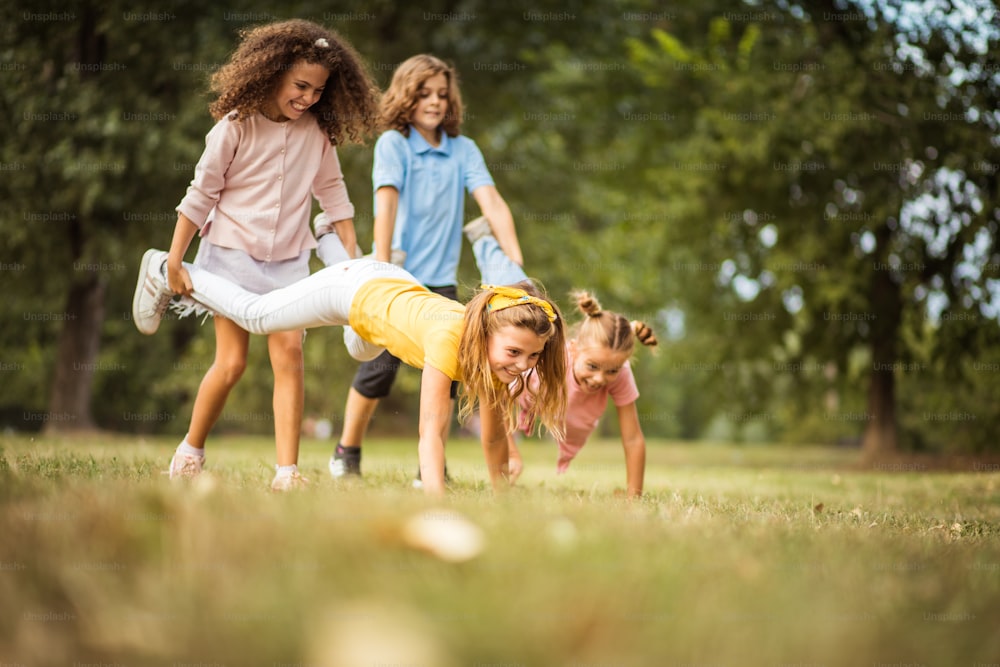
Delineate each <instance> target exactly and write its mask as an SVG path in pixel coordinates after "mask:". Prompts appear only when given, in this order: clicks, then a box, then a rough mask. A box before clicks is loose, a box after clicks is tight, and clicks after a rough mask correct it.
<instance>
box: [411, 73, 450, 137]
mask: <svg viewBox="0 0 1000 667" xmlns="http://www.w3.org/2000/svg"><path fill="white" fill-rule="evenodd" d="M448 89H449V86H448V77H447V76H445V74H444V73H443V72H442V73H440V74H435V75H434V76H432V77H430V78H429V79H427V80H426V81H424V82H423V83H422V84H420V88H419V89H418V90H417V104H416V106H415V107H413V111H412V113H411V118H410V122H411V123H412V124H413V127H415V128H417V132H419V133H420V136H422V137H423V138H424V139H426V140H427V143H429V144H431V145H433V146H436V145H438V143H439V142H440V141H441V137H440V134H439V132H438V129H439V128H440V127H441V123H443V122H444V117H445V114H447V113H448Z"/></svg>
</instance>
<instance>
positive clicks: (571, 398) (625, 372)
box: [518, 347, 639, 472]
mask: <svg viewBox="0 0 1000 667" xmlns="http://www.w3.org/2000/svg"><path fill="white" fill-rule="evenodd" d="M537 386H538V375H537V374H534V373H532V375H531V380H530V381H529V390H534V389H535V388H536V387H537ZM608 396H610V397H611V399H612V401H614V404H615V406H616V407H621V406H623V405H629V404H630V403H635V401H636V399H637V398H639V388H638V387H637V386H636V384H635V376H633V375H632V368H631V367H630V366H629V363H628V362H627V361H626V362H625V365H624V366H622V369H621V372H620V373H618V377H616V378H615V379H614V380H612V381H611V382H609V383H608V384H607V385H605V386H604V387H602V388H601V389H600V390H598V391H595V392H586V391H584V390H583V389H582V388H581V387H580V385H579V384H577V382H576V378H574V377H573V358H572V356H571V355H570V352H569V348H568V347H567V348H566V426H565V428H566V436H565V437H564V438H563V439H561V440H559V441H558V442H559V461H558V463H557V465H556V469H557V470H558V471H559V472H566V468H568V467H569V463H570V461H572V460H573V458H574V457H575V456H576V455H577V454H578V453H579V452H580V450H581V449H582V448H583V446H584V445H585V444H586V442H587V438H589V437H590V434H591V433H593V432H594V429H595V428H597V424H598V423H599V422H600V420H601V415H603V414H604V410H605V409H606V408H607V407H608ZM532 401H533V396H532V394H531V391H525V392H524V393H522V394H521V396H520V404H521V414H520V418H519V420H518V428H519V429H521V430H522V431H524V432H525V433H530V432H531V427H532V423H533V421H534V418H533V416H532V414H531V412H532V410H531V406H532Z"/></svg>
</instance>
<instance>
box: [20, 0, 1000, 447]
mask: <svg viewBox="0 0 1000 667" xmlns="http://www.w3.org/2000/svg"><path fill="white" fill-rule="evenodd" d="M926 4H927V7H925V10H926V11H923V12H921V13H920V14H919V15H916V14H914V15H911V14H909V13H907V12H906V11H904V8H905V7H907V6H909V5H906V4H904V3H890V2H879V3H875V4H872V5H868V4H846V3H839V4H837V3H829V2H827V3H820V4H815V5H811V6H810V7H809V8H808V9H806V8H803V7H799V6H797V5H788V4H787V3H784V2H765V3H755V4H745V5H739V4H737V5H734V4H733V3H724V2H707V3H701V4H698V5H697V6H690V5H685V6H679V7H667V8H664V7H663V6H661V5H660V4H659V3H652V2H645V1H644V0H623V1H622V2H618V3H612V4H609V5H605V6H598V7H594V6H591V4H590V3H582V2H570V3H555V2H543V3H531V4H529V3H515V4H513V5H503V6H501V5H496V4H491V3H486V2H480V1H479V0H468V1H466V2H462V3H455V2H450V1H447V2H446V1H443V0H442V1H438V2H431V3H425V4H424V5H422V6H420V7H416V6H412V5H407V4H406V3H390V2H383V1H380V0H376V1H375V2H369V3H363V4H362V3H355V2H352V3H339V4H338V5H337V6H336V7H331V6H329V5H328V4H325V3H317V2H312V1H302V2H294V3H288V4H283V5H280V6H279V5H276V4H274V3H272V2H264V1H261V0H257V1H255V2H250V3H244V4H243V5H242V6H241V7H240V8H239V9H233V8H227V7H221V6H220V7H214V6H212V7H206V6H204V5H197V4H196V3H193V2H188V1H186V0H172V1H171V2H168V3H161V5H160V6H157V7H154V6H153V5H152V4H147V5H139V6H136V5H127V3H121V2H117V1H115V0H112V2H110V3H103V4H100V5H97V4H91V3H84V2H81V3H73V6H71V7H67V6H65V5H57V4H56V3H49V4H45V3H41V4H36V5H33V6H32V7H31V8H30V9H28V8H26V7H11V6H5V7H4V8H2V9H0V18H2V19H3V21H2V23H0V31H2V34H3V41H2V43H3V45H4V46H3V49H4V67H3V68H2V70H0V81H2V83H3V87H2V92H0V100H2V103H3V109H4V110H5V111H7V113H8V114H9V116H10V117H12V118H14V121H15V122H14V123H13V124H11V125H9V126H8V127H7V128H6V129H4V130H0V131H2V132H4V135H3V138H4V141H3V142H2V144H0V165H2V167H3V176H4V179H3V185H2V186H0V187H3V190H2V192H0V194H2V196H0V227H2V232H3V236H4V238H5V252H4V255H3V257H2V258H0V260H2V262H3V268H4V271H3V273H2V275H3V277H4V287H5V288H6V290H5V291H6V292H7V293H8V294H7V299H6V300H5V302H4V303H3V305H2V306H0V308H2V309H3V313H4V316H5V317H6V318H7V320H8V321H10V322H14V323H15V324H16V325H15V326H9V327H5V328H4V329H3V330H2V331H0V355H2V356H0V361H2V362H3V364H4V365H3V366H2V367H0V369H2V373H3V376H2V377H3V379H4V382H3V383H2V384H0V406H3V407H2V412H0V414H2V416H3V418H4V423H5V424H8V425H12V426H14V427H16V428H34V427H39V426H42V425H43V424H48V425H49V426H54V427H68V428H81V427H89V426H91V425H97V426H99V427H105V428H115V429H122V430H131V431H138V432H149V431H163V430H169V431H174V432H178V431H182V429H183V428H184V427H185V425H186V423H187V419H188V411H189V410H190V401H191V398H192V397H193V395H194V392H195V391H196V390H197V385H198V382H199V381H200V379H201V377H202V375H203V374H204V371H205V370H206V369H207V367H208V365H209V364H210V363H211V360H212V356H213V336H212V334H211V331H210V326H207V327H201V326H200V325H199V323H197V322H193V321H185V322H176V321H168V322H166V323H165V324H164V327H163V329H162V330H161V332H160V333H159V334H157V335H156V336H153V337H143V336H139V335H138V334H137V333H136V332H135V331H134V328H133V327H132V323H131V322H130V321H129V307H130V298H131V292H132V288H133V285H134V275H135V269H136V266H137V263H138V258H139V257H140V256H141V253H142V250H143V249H144V248H146V247H148V246H160V247H165V246H166V245H167V244H168V243H169V239H170V235H171V232H172V229H173V224H174V219H175V217H174V207H175V206H176V204H177V202H178V201H179V200H180V198H181V197H182V196H183V193H184V190H185V188H186V187H187V184H188V182H189V181H190V178H191V176H192V173H193V167H194V163H195V162H196V161H197V159H198V157H199V155H200V154H201V150H202V148H203V145H204V143H203V142H204V135H205V133H206V132H207V131H208V130H209V129H210V127H211V125H212V120H211V118H210V117H209V115H208V112H207V108H206V105H207V102H208V98H207V96H206V94H205V93H206V88H207V79H208V76H209V74H210V73H211V71H212V70H213V69H214V68H215V67H216V66H217V65H218V64H219V63H221V62H223V61H224V59H225V58H226V55H227V54H228V53H229V51H230V50H231V49H232V48H233V46H234V45H235V43H236V40H237V32H238V30H239V29H240V28H242V27H244V26H247V25H250V24H254V23H261V22H265V21H270V20H275V19H281V18H288V17H293V16H295V17H302V18H308V19H312V20H315V21H317V22H320V23H324V24H326V25H329V26H332V27H334V28H336V29H337V30H338V31H339V32H341V33H342V34H343V35H345V36H346V37H347V38H348V39H349V40H350V41H352V42H353V43H354V44H355V46H356V47H357V48H358V50H359V51H360V52H361V53H362V54H363V55H364V56H365V57H366V58H367V59H368V61H369V63H370V65H371V69H372V72H373V75H374V76H375V77H376V79H377V80H378V81H379V83H380V84H382V85H383V86H384V85H386V84H387V83H388V81H389V78H390V76H391V73H392V71H393V69H394V68H395V66H396V65H397V64H398V63H399V62H401V61H402V60H404V59H405V58H407V57H408V56H410V55H412V54H414V53H419V52H432V53H435V54H436V55H439V56H441V57H444V58H446V59H448V60H450V61H452V62H453V63H455V64H456V66H457V67H458V69H459V71H460V74H461V85H462V91H463V96H464V98H465V104H466V109H467V112H468V113H467V120H466V124H465V127H464V129H465V132H466V133H467V134H469V135H470V136H471V137H473V138H474V139H475V140H476V141H477V142H478V143H479V145H480V147H481V148H482V149H483V152H484V155H485V157H486V160H487V163H488V164H489V166H490V168H491V171H492V172H493V175H494V178H495V179H496V181H497V185H498V186H499V188H500V191H501V192H502V193H503V194H504V196H505V197H506V198H507V200H508V202H509V203H510V205H511V208H512V209H513V211H514V214H515V219H516V221H517V223H518V229H519V235H520V237H521V241H522V246H523V248H524V251H525V258H526V265H527V268H528V271H529V273H531V274H532V275H534V276H536V277H537V278H539V279H541V281H542V282H543V283H544V284H545V285H546V286H547V287H548V289H549V291H550V292H551V293H552V294H553V295H554V296H555V297H556V298H557V299H559V300H561V301H562V303H563V304H564V307H566V310H567V315H569V316H570V317H571V318H572V317H573V316H574V313H572V310H570V309H569V308H568V301H567V300H566V298H565V296H566V293H567V292H568V291H569V289H570V288H572V287H587V288H590V289H592V290H594V291H595V292H596V293H597V294H598V296H599V297H600V298H601V300H602V302H603V303H604V304H605V306H607V307H608V308H611V309H615V310H619V311H622V312H624V313H625V314H627V315H629V316H630V317H632V318H637V319H643V320H646V321H648V322H650V323H651V324H652V325H653V326H654V327H655V328H656V329H657V331H658V333H659V334H660V338H661V340H662V341H663V343H662V346H661V347H662V350H661V354H659V355H657V356H655V357H651V356H647V355H646V353H645V352H640V353H639V354H638V355H637V358H636V362H635V363H636V367H637V371H638V372H637V376H638V380H639V383H640V390H641V392H642V397H641V398H640V416H641V418H642V420H643V425H644V429H645V430H646V431H647V433H648V434H650V435H658V436H669V437H683V438H706V437H709V438H711V437H720V438H746V439H749V438H754V437H770V438H773V437H779V436H781V437H786V438H789V439H797V440H821V441H834V440H838V439H856V438H858V437H859V436H861V435H862V434H865V438H866V444H868V445H869V446H870V447H871V448H872V449H873V450H874V449H880V448H892V447H894V446H895V444H896V443H897V442H899V441H901V442H902V444H903V445H905V446H913V447H923V448H932V449H940V448H942V447H949V446H950V447H963V448H967V449H975V448H982V447H984V446H991V445H992V444H993V443H990V442H989V441H988V437H989V434H990V433H991V432H995V427H996V426H1000V424H996V421H997V420H998V417H997V416H996V414H995V413H996V410H995V408H994V407H993V406H994V405H995V401H994V400H992V399H993V398H995V396H996V394H997V391H998V387H1000V382H998V379H997V378H998V376H1000V373H998V372H997V371H1000V368H998V367H997V363H998V361H1000V360H998V359H997V358H996V356H995V355H992V354H991V353H990V352H989V351H990V350H991V349H992V348H993V347H995V345H994V343H996V341H997V337H998V331H997V325H996V308H995V304H994V303H993V297H992V295H993V293H994V292H995V289H996V285H995V281H996V278H997V273H998V270H997V269H998V266H1000V259H998V257H997V252H996V234H997V223H998V217H997V187H998V180H997V173H998V170H1000V166H998V165H1000V155H998V144H997V134H998V132H997V125H998V122H997V115H996V111H995V110H996V109H997V108H998V107H1000V104H998V103H997V102H998V100H997V96H998V88H1000V86H998V82H997V73H998V62H997V55H996V54H997V53H998V52H1000V50H998V49H997V48H996V41H997V35H996V31H995V30H993V31H991V30H990V29H989V27H990V26H992V25H995V19H996V11H995V8H994V6H993V3H991V2H980V3H979V4H977V5H976V6H975V8H974V9H975V11H974V12H973V13H974V14H976V15H977V16H979V17H992V19H991V20H986V21H982V20H980V21H978V22H971V21H965V20H962V19H961V16H963V14H962V13H960V12H958V11H954V12H952V11H950V10H948V11H945V9H948V8H945V9H937V7H938V4H937V3H934V2H930V3H926ZM983 26H986V27H983ZM340 155H341V161H342V164H343V166H344V169H345V175H346V178H347V183H348V188H349V190H350V194H351V197H352V199H353V201H354V203H355V206H356V208H357V215H356V226H357V229H358V235H359V239H360V240H361V242H362V243H363V244H365V245H367V244H369V243H370V242H371V220H372V216H371V188H370V170H371V145H370V144H369V145H368V146H360V147H356V146H349V147H342V148H341V149H340ZM473 207H474V205H472V204H470V211H471V210H472V209H473ZM470 255H471V253H469V252H466V253H465V257H464V259H463V265H462V269H461V274H460V276H461V280H462V289H463V292H464V294H466V295H467V294H468V293H469V292H470V290H471V288H472V287H473V286H475V285H476V284H477V283H478V276H477V275H476V273H475V270H474V267H473V266H472V261H471V257H470ZM315 266H316V268H318V266H319V265H318V263H317V264H316V265H315ZM53 351H58V354H57V356H53ZM354 368H355V364H354V362H353V361H351V360H350V359H349V358H347V355H346V353H344V352H343V350H342V346H341V344H340V332H339V331H333V330H317V331H312V332H310V333H309V335H308V337H307V343H306V377H307V406H306V412H307V414H308V415H312V416H325V417H330V418H332V419H333V420H334V422H339V420H340V416H339V411H340V410H341V409H342V406H343V398H344V395H345V391H346V388H347V386H348V383H349V381H350V378H351V376H352V374H353V371H354ZM270 383H271V371H270V367H269V364H268V362H267V354H266V346H264V345H263V342H262V341H257V340H255V341H254V342H253V344H252V345H251V359H250V364H249V366H248V369H247V372H246V374H245V375H244V378H243V380H242V381H241V382H240V384H239V386H238V387H237V389H236V390H235V391H234V393H233V395H232V396H231V398H230V400H229V403H228V404H227V410H226V415H225V416H224V418H223V420H222V421H221V422H220V425H219V429H220V430H233V431H244V432H245V431H253V432H268V431H270V430H271V428H272V426H273V424H272V418H271V417H270V415H271V388H270V387H271V384H270ZM417 387H418V384H417V378H416V375H415V374H414V373H405V372H404V374H403V376H402V377H401V382H400V384H399V385H398V390H397V391H395V392H394V394H393V396H392V397H391V399H390V400H388V401H387V402H386V405H385V406H384V408H383V409H382V410H380V413H379V417H378V419H377V420H376V426H378V424H379V423H380V421H381V422H392V421H394V420H397V419H398V420H399V424H400V426H402V427H404V428H412V423H413V419H412V415H413V414H414V411H415V409H416V401H415V400H414V399H415V394H416V390H417ZM956 415H958V416H961V415H971V416H973V418H962V420H961V421H959V420H958V419H957V418H956V419H952V417H954V416H956ZM897 425H898V427H900V429H901V430H900V433H901V435H897ZM613 426H614V425H613V419H612V420H609V423H608V424H606V425H605V428H607V429H613ZM335 428H336V424H335ZM609 432H610V431H609Z"/></svg>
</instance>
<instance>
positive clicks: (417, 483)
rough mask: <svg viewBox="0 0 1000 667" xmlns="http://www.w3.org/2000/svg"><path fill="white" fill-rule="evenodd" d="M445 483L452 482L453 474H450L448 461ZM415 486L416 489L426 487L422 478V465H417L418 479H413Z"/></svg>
mask: <svg viewBox="0 0 1000 667" xmlns="http://www.w3.org/2000/svg"><path fill="white" fill-rule="evenodd" d="M444 483H445V484H451V475H449V474H448V464H447V463H445V464H444ZM413 488H414V489H422V488H424V482H423V480H422V479H420V466H417V477H416V479H414V480H413Z"/></svg>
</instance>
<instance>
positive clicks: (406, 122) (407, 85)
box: [379, 53, 462, 137]
mask: <svg viewBox="0 0 1000 667" xmlns="http://www.w3.org/2000/svg"><path fill="white" fill-rule="evenodd" d="M438 74H444V76H445V78H446V79H447V80H448V112H447V113H446V114H445V115H444V120H443V121H442V122H441V129H442V130H444V132H445V134H447V135H448V136H449V137H457V136H458V135H459V134H460V133H461V127H462V94H461V93H460V92H459V90H458V72H456V71H455V68H454V67H452V66H451V65H449V64H448V63H446V62H445V61H443V60H441V59H440V58H435V57H434V56H431V55H427V54H423V53H422V54H420V55H416V56H412V57H410V58H407V59H406V60H405V61H403V63H402V64H400V66H399V67H397V68H396V71H395V72H394V73H393V75H392V82H391V83H390V84H389V89H388V90H387V91H385V95H383V96H382V104H381V107H380V111H379V125H380V129H381V130H399V131H400V132H401V133H402V134H403V135H404V136H409V134H410V121H411V120H412V119H413V110H414V109H415V108H416V106H417V100H418V99H419V92H420V86H422V85H423V83H424V82H425V81H427V79H429V78H431V77H432V76H436V75H438Z"/></svg>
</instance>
